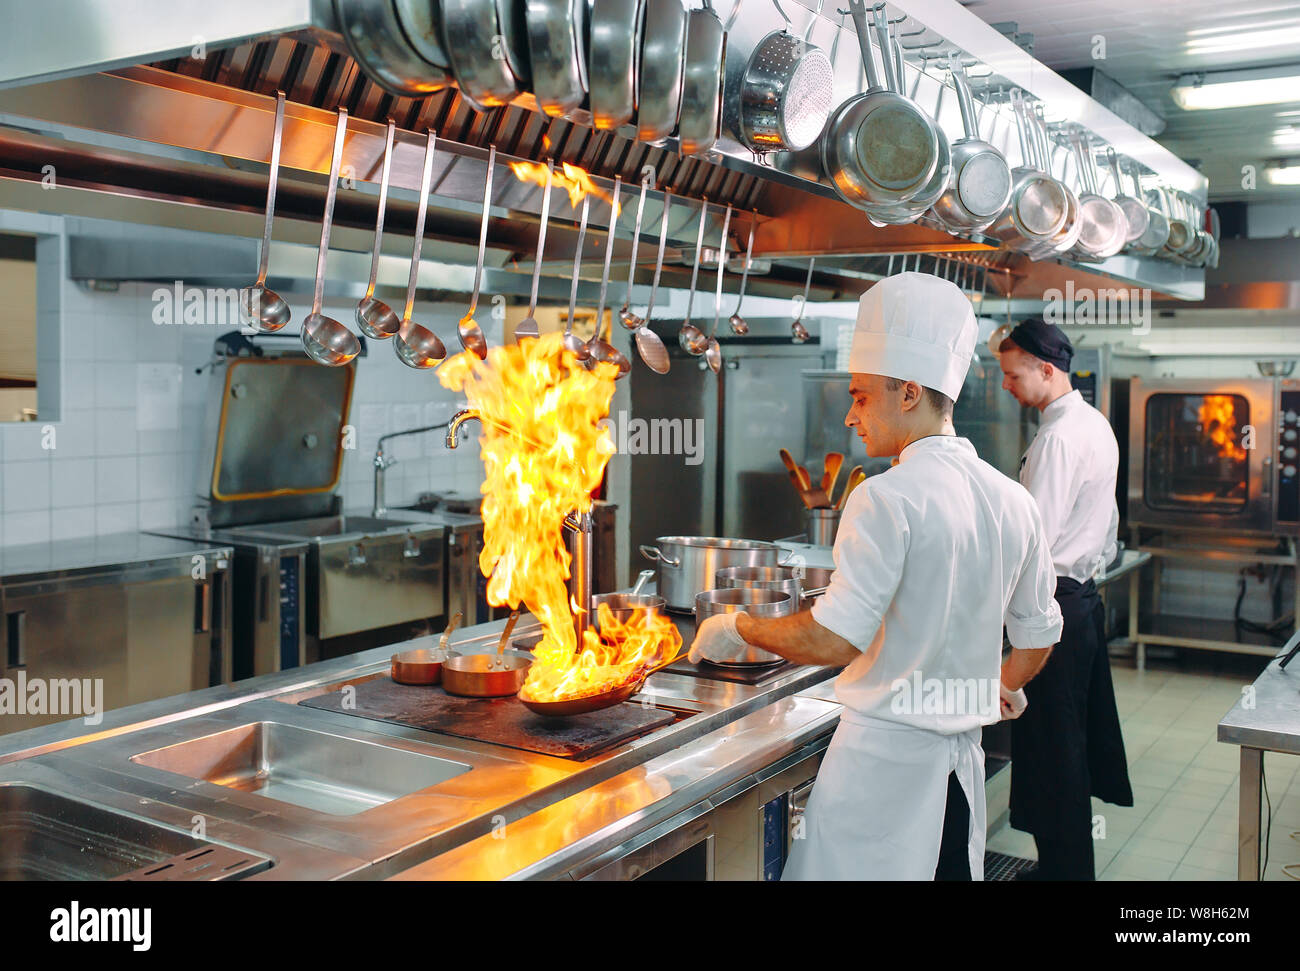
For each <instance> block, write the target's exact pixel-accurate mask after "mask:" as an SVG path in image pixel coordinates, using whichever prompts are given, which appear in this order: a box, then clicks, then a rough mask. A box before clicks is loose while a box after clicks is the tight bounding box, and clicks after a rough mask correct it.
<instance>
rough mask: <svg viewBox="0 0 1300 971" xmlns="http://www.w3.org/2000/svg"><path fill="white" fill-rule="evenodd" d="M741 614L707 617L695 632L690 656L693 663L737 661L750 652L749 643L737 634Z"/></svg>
mask: <svg viewBox="0 0 1300 971" xmlns="http://www.w3.org/2000/svg"><path fill="white" fill-rule="evenodd" d="M739 616H740V614H739V613H732V614H714V615H713V616H712V617H707V618H705V620H704V623H702V624H700V626H699V627H698V628H697V629H696V631H695V640H694V641H693V642H692V643H691V653H690V654H689V655H688V656H689V658H690V660H691V661H692V662H693V663H696V664H698V663H699V662H700V661H715V662H726V661H735V660H738V659H739V658H741V657H743V656H744V655H745V652H746V651H748V650H749V648H750V645H749V643H748V642H747V641H746V640H745V639H744V638H743V637H741V636H740V634H738V633H737V632H736V618H737V617H739Z"/></svg>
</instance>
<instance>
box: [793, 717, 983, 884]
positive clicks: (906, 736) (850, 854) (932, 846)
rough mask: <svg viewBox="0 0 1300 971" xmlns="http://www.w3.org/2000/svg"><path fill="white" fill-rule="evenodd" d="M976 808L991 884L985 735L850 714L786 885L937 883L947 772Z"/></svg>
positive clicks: (974, 859) (979, 870) (976, 858)
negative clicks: (986, 843)
mask: <svg viewBox="0 0 1300 971" xmlns="http://www.w3.org/2000/svg"><path fill="white" fill-rule="evenodd" d="M950 772H956V773H957V779H958V781H959V782H960V783H961V788H962V792H964V793H965V795H966V802H967V804H968V805H969V806H970V834H969V839H968V843H967V848H968V851H969V854H970V872H971V876H972V877H973V878H974V879H976V880H983V879H984V837H985V800H984V751H983V749H982V748H981V747H980V729H978V728H977V729H973V730H971V731H969V732H963V733H961V734H959V735H941V734H939V733H937V732H932V731H928V730H926V729H919V728H911V727H909V726H906V725H902V724H899V723H897V722H889V721H883V720H881V719H878V718H869V717H867V716H865V715H860V714H858V713H856V712H853V711H850V710H848V709H845V711H844V712H843V713H842V714H841V716H840V724H839V727H838V728H837V729H836V730H835V735H834V737H833V738H832V739H831V744H830V747H829V748H828V749H827V751H826V757H825V759H823V761H822V765H821V770H820V771H819V772H818V775H817V783H816V785H814V786H813V791H812V795H811V796H810V797H809V800H808V809H807V812H806V814H805V816H804V824H805V825H804V832H803V834H802V838H800V834H799V833H796V834H795V839H794V841H793V844H792V849H791V853H790V859H789V861H788V862H787V863H786V866H785V871H784V873H782V875H781V879H783V880H933V879H934V871H935V868H936V867H937V866H938V864H939V845H940V842H941V839H942V836H943V816H944V807H945V805H946V803H947V798H948V774H949V773H950Z"/></svg>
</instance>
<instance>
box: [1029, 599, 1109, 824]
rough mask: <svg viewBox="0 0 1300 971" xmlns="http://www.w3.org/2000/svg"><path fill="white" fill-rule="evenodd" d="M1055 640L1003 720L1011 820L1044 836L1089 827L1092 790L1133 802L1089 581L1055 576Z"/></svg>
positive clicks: (1100, 619) (1100, 613)
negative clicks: (1019, 707)
mask: <svg viewBox="0 0 1300 971" xmlns="http://www.w3.org/2000/svg"><path fill="white" fill-rule="evenodd" d="M1056 602H1057V603H1058V604H1060V607H1061V614H1062V618H1063V620H1064V622H1065V627H1064V630H1063V631H1062V633H1061V641H1060V643H1059V644H1057V645H1056V647H1054V648H1053V649H1052V654H1051V657H1049V658H1048V659H1047V663H1046V664H1045V665H1043V669H1042V670H1041V671H1039V672H1038V674H1037V675H1036V676H1035V677H1034V678H1033V680H1031V681H1030V682H1029V683H1028V684H1027V685H1025V695H1026V696H1027V697H1028V698H1029V707H1028V708H1026V709H1025V712H1024V714H1022V715H1021V716H1020V717H1019V718H1018V719H1016V720H1014V721H1012V723H1011V825H1012V826H1013V827H1015V828H1016V829H1019V830H1024V831H1027V832H1030V833H1033V834H1034V835H1036V836H1037V835H1042V836H1044V837H1053V838H1065V839H1074V840H1078V839H1082V838H1085V837H1086V835H1087V834H1089V833H1090V832H1091V826H1092V801H1091V798H1090V797H1091V796H1095V797H1097V798H1098V799H1101V800H1103V801H1104V802H1109V803H1114V804H1115V805H1117V806H1131V805H1133V789H1132V787H1131V786H1130V785H1129V778H1128V760H1127V759H1126V758H1125V755H1124V738H1123V735H1122V734H1121V732H1120V726H1119V710H1118V709H1117V708H1116V706H1115V687H1114V684H1113V683H1112V682H1111V677H1110V657H1109V655H1108V654H1107V652H1106V625H1105V612H1104V610H1103V608H1102V604H1101V597H1100V596H1098V594H1097V585H1096V584H1095V583H1093V582H1092V581H1091V580H1089V581H1088V582H1087V583H1082V584H1081V583H1079V582H1077V581H1075V580H1071V579H1070V578H1068V577H1058V578H1057V581H1056Z"/></svg>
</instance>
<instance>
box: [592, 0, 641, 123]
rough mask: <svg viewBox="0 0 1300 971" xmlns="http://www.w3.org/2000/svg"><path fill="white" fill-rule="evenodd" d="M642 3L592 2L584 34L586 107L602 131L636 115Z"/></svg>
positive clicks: (623, 0)
mask: <svg viewBox="0 0 1300 971" xmlns="http://www.w3.org/2000/svg"><path fill="white" fill-rule="evenodd" d="M644 20H645V4H644V3H643V0H592V3H591V13H590V18H589V22H588V32H587V76H588V77H587V80H588V83H589V85H590V87H591V91H590V94H589V99H588V100H589V105H588V108H589V110H590V112H591V123H592V124H593V125H594V126H595V127H596V128H599V129H601V130H602V131H610V130H612V129H615V128H618V127H619V126H620V125H625V124H627V123H628V122H629V121H631V120H632V118H633V117H634V116H635V115H636V97H637V77H638V75H639V73H640V68H641V65H640V60H641V31H642V25H643V21H644Z"/></svg>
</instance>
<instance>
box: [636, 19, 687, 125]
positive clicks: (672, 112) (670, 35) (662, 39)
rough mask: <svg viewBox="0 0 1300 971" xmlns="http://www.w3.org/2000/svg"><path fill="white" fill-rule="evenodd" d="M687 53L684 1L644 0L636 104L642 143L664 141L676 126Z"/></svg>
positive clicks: (637, 123)
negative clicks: (683, 68) (683, 67)
mask: <svg viewBox="0 0 1300 971" xmlns="http://www.w3.org/2000/svg"><path fill="white" fill-rule="evenodd" d="M685 54H686V8H685V7H683V6H682V3H681V0H645V19H644V20H643V22H642V26H641V62H640V64H641V66H640V70H639V71H638V74H637V104H636V138H638V139H640V140H641V141H643V142H657V141H661V140H663V139H665V138H667V137H668V136H669V135H671V134H672V133H673V131H674V129H676V128H677V119H678V116H679V115H680V114H681V106H682V66H683V63H684V59H685Z"/></svg>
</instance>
